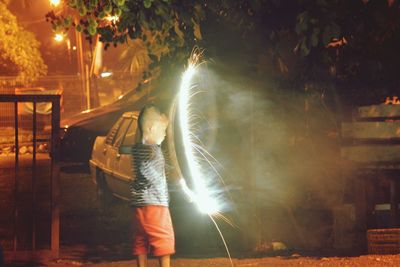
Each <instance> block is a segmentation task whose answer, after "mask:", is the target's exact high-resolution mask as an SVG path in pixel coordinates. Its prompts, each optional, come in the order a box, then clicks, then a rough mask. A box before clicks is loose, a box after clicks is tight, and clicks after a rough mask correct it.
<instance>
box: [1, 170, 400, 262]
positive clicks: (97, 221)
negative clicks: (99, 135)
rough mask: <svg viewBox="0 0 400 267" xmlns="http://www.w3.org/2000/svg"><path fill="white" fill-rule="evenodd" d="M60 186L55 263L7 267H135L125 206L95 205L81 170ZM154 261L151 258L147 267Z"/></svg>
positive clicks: (203, 257)
mask: <svg viewBox="0 0 400 267" xmlns="http://www.w3.org/2000/svg"><path fill="white" fill-rule="evenodd" d="M60 186H61V188H60V189H61V199H60V205H61V206H60V210H61V253H60V258H59V259H56V260H43V261H41V262H37V263H29V264H28V263H25V262H24V263H21V262H13V263H9V264H8V265H7V266H18V267H22V266H26V267H29V266H32V267H36V266H50V267H58V266H96V267H106V266H121V267H125V266H126V267H128V266H130V267H132V266H136V264H135V261H134V260H133V258H132V256H131V255H130V245H129V236H130V232H129V216H126V214H129V207H128V206H127V205H126V203H124V202H120V201H116V202H114V203H113V204H112V206H111V208H110V209H108V210H105V211H104V210H101V209H100V208H99V206H98V201H97V196H96V189H95V186H94V184H93V183H92V181H91V179H90V176H89V174H88V173H85V172H84V169H82V168H81V167H67V168H62V172H61V174H60ZM177 252H178V253H177V255H176V256H174V257H173V259H172V262H173V264H172V266H174V267H225V266H226V267H229V266H235V267H240V266H243V267H245V266H246V267H251V266H335V267H336V266H341V267H342V266H400V255H363V256H357V257H324V256H318V257H310V256H304V255H302V253H301V252H296V251H291V252H290V253H287V252H286V253H284V254H285V255H284V256H282V255H281V256H276V255H275V256H269V257H267V255H262V254H261V255H258V257H253V256H254V255H253V256H251V255H247V256H246V255H243V254H241V255H238V254H237V253H235V252H233V253H232V255H233V259H232V264H233V265H231V262H230V261H229V259H228V258H227V257H224V256H223V255H222V256H221V254H219V255H217V256H216V257H212V256H215V255H211V256H210V255H207V254H204V253H199V254H196V253H194V254H193V252H192V254H190V257H189V256H188V255H187V254H186V255H185V254H184V253H181V251H179V249H178V251H177ZM155 266H158V265H157V261H156V260H155V259H151V260H150V264H149V267H155Z"/></svg>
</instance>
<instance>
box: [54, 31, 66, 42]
mask: <svg viewBox="0 0 400 267" xmlns="http://www.w3.org/2000/svg"><path fill="white" fill-rule="evenodd" d="M54 40H55V41H56V42H58V43H59V42H62V41H63V40H64V34H62V33H56V34H55V35H54Z"/></svg>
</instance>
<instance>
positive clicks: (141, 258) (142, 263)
mask: <svg viewBox="0 0 400 267" xmlns="http://www.w3.org/2000/svg"><path fill="white" fill-rule="evenodd" d="M137 264H138V267H147V254H139V255H137ZM168 266H169V265H168Z"/></svg>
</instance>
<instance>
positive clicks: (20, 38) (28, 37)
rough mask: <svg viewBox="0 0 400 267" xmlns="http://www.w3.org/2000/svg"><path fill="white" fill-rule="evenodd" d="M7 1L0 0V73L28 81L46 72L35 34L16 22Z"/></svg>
mask: <svg viewBox="0 0 400 267" xmlns="http://www.w3.org/2000/svg"><path fill="white" fill-rule="evenodd" d="M6 4H7V1H0V73H1V74H2V75H15V76H18V78H19V79H20V80H23V81H29V80H32V79H36V78H37V77H39V76H41V75H45V74H46V73H47V66H46V65H45V64H44V62H43V59H42V57H41V54H40V51H39V45H40V44H39V42H38V41H37V40H36V39H35V36H34V35H33V34H32V33H30V32H28V31H26V30H24V29H23V28H22V27H20V26H19V25H18V23H17V19H16V17H15V16H14V15H13V14H11V12H10V11H9V10H8V8H7V5H6Z"/></svg>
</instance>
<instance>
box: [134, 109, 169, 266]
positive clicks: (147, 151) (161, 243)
mask: <svg viewBox="0 0 400 267" xmlns="http://www.w3.org/2000/svg"><path fill="white" fill-rule="evenodd" d="M167 127H168V118H167V117H166V116H165V115H164V114H162V113H161V112H160V111H159V110H158V109H157V108H156V107H154V106H146V107H144V108H143V109H142V110H141V112H140V114H139V118H138V131H137V136H138V139H137V140H138V141H137V143H136V144H134V145H133V146H132V156H133V170H134V172H135V174H136V175H135V177H136V179H135V180H133V182H132V183H131V185H130V191H131V199H130V205H131V206H132V207H133V220H132V221H133V222H132V224H133V234H134V241H133V254H134V255H135V256H137V262H138V266H139V267H147V255H148V254H149V253H152V254H153V255H154V256H157V257H159V262H160V266H161V267H169V266H170V255H171V254H173V253H175V239H174V230H173V226H172V221H171V215H170V212H169V208H168V203H169V195H168V186H167V180H166V175H165V159H164V156H163V153H162V150H161V146H160V145H161V143H162V142H163V141H164V138H165V135H166V129H167Z"/></svg>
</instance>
